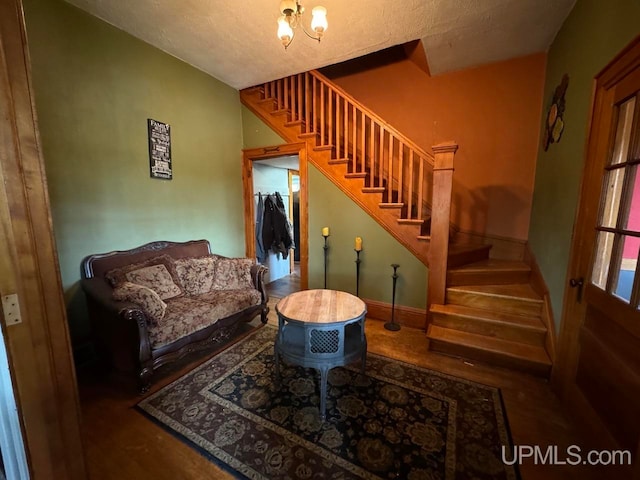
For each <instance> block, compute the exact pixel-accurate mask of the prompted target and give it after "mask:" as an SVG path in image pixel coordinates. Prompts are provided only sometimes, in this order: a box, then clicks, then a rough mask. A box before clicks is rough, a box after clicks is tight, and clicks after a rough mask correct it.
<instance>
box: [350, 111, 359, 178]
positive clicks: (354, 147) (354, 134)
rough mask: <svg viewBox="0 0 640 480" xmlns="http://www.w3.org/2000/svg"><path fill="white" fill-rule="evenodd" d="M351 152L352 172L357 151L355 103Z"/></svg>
mask: <svg viewBox="0 0 640 480" xmlns="http://www.w3.org/2000/svg"><path fill="white" fill-rule="evenodd" d="M351 152H352V154H353V158H352V160H351V162H352V164H353V168H352V169H351V171H352V172H356V171H357V170H356V155H357V153H358V115H357V111H356V106H355V104H354V105H353V142H352V143H351Z"/></svg>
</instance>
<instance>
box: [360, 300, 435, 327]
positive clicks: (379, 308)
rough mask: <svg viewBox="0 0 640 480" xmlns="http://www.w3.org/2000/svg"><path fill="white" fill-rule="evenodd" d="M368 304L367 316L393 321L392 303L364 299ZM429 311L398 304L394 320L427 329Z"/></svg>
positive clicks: (401, 323) (406, 325)
mask: <svg viewBox="0 0 640 480" xmlns="http://www.w3.org/2000/svg"><path fill="white" fill-rule="evenodd" d="M362 300H363V301H364V303H365V304H366V305H367V318H369V319H372V320H381V321H383V322H389V321H391V304H390V303H385V302H379V301H378V300H369V299H366V298H363V299H362ZM426 318H427V311H426V310H425V309H423V308H415V307H406V306H404V305H396V307H395V314H394V321H395V322H396V323H398V324H400V325H403V326H405V327H410V328H419V329H421V330H424V329H425V324H426Z"/></svg>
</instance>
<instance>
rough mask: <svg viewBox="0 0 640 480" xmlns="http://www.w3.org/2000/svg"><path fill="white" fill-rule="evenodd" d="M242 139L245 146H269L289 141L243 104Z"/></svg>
mask: <svg viewBox="0 0 640 480" xmlns="http://www.w3.org/2000/svg"><path fill="white" fill-rule="evenodd" d="M242 140H243V147H244V148H259V147H269V146H272V145H281V144H283V143H287V141H286V140H284V139H283V138H282V137H281V136H280V135H278V134H277V133H276V132H274V131H273V130H272V129H271V127H269V126H268V125H267V124H266V123H264V122H263V121H262V120H261V119H260V118H259V117H258V116H257V115H256V114H255V113H253V112H252V111H251V110H249V109H248V108H247V107H245V106H244V105H242Z"/></svg>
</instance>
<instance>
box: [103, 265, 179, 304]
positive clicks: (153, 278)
mask: <svg viewBox="0 0 640 480" xmlns="http://www.w3.org/2000/svg"><path fill="white" fill-rule="evenodd" d="M155 265H164V267H165V269H166V271H167V273H168V274H169V276H170V278H167V275H166V274H165V273H164V271H163V270H162V269H151V270H144V271H142V272H137V273H134V274H133V275H129V274H130V272H133V271H135V270H141V269H144V268H146V267H152V266H155ZM105 277H106V279H107V280H108V281H109V283H111V286H113V287H116V286H118V285H119V284H121V283H123V282H132V283H138V284H140V285H144V286H146V287H149V288H151V289H152V290H155V291H156V292H157V293H158V294H159V295H160V298H162V299H163V300H166V299H168V298H173V297H175V296H178V295H182V294H183V293H184V292H183V291H182V288H181V285H180V278H179V277H178V273H177V272H176V267H175V263H174V260H173V258H171V257H170V256H169V255H158V256H157V257H153V258H150V259H148V260H145V261H144V262H140V263H132V264H130V265H125V266H124V267H119V268H115V269H113V270H109V271H108V272H107V273H106V274H105ZM134 279H135V280H134ZM169 280H170V281H169ZM172 284H173V285H172ZM157 289H160V290H161V291H158V290H157Z"/></svg>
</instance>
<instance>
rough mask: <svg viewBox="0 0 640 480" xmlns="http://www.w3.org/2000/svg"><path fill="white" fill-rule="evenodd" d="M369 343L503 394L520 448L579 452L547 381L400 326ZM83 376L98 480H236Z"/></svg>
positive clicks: (373, 327)
mask: <svg viewBox="0 0 640 480" xmlns="http://www.w3.org/2000/svg"><path fill="white" fill-rule="evenodd" d="M271 303H272V305H271V312H270V313H269V323H271V324H274V325H276V324H277V321H276V316H275V313H274V308H273V307H274V306H275V305H274V302H271ZM258 325H259V320H257V319H256V320H254V322H252V324H249V325H247V326H246V327H247V328H246V329H245V333H244V334H246V333H247V332H248V331H250V330H251V328H252V327H254V326H258ZM367 338H368V343H369V351H370V352H372V353H377V354H380V355H384V356H387V357H391V358H395V359H398V360H402V361H405V362H410V363H413V364H416V365H419V366H422V367H427V368H431V369H434V370H438V371H441V372H445V373H448V374H451V375H455V376H458V377H463V378H467V379H469V380H473V381H477V382H480V383H484V384H487V385H494V386H497V387H500V388H501V390H502V395H503V399H504V404H505V407H506V412H507V416H508V421H509V425H510V429H511V434H512V437H513V442H514V444H516V445H531V446H533V445H540V446H541V448H543V449H546V447H547V446H548V445H558V453H559V455H558V458H560V459H562V458H564V453H563V452H564V451H565V450H564V449H565V448H566V446H568V445H572V444H577V445H581V442H580V441H578V440H576V437H575V434H574V432H573V430H572V428H571V426H570V424H569V422H568V421H567V419H566V418H565V416H564V415H562V413H561V412H560V406H559V402H558V400H557V398H556V397H555V395H554V394H553V393H552V392H551V390H550V388H549V385H548V384H547V382H546V381H544V380H541V379H539V378H535V377H533V376H529V375H527V374H523V373H516V372H512V371H508V370H503V369H500V368H494V367H488V366H483V365H480V364H476V365H471V364H469V363H465V362H463V361H462V360H459V359H456V358H452V357H446V356H443V355H440V354H437V353H433V352H429V351H428V348H427V339H426V337H425V334H424V332H423V331H421V330H417V329H411V328H406V327H402V329H401V330H400V331H399V332H390V331H388V330H385V329H384V328H383V322H378V321H375V320H370V321H368V322H367ZM206 358H207V357H202V356H195V357H191V358H186V359H183V361H181V362H180V363H179V364H178V365H174V366H172V367H171V368H167V369H165V370H164V371H162V372H161V373H162V375H163V376H162V377H161V378H160V379H159V380H157V382H156V384H155V385H154V387H153V388H152V391H156V390H157V389H159V388H161V386H163V385H166V384H167V383H169V382H171V381H172V380H173V379H176V378H178V377H180V376H181V375H182V374H184V373H185V372H186V371H188V370H190V369H191V368H193V367H194V366H196V365H198V364H199V363H201V362H202V361H204V360H206ZM80 377H81V382H80V395H81V403H82V415H83V419H82V420H83V421H82V426H83V432H84V446H85V452H86V457H87V464H88V468H89V471H90V476H91V478H92V479H93V480H100V479H118V480H129V479H131V480H134V479H135V480H139V479H147V478H149V479H154V480H160V479H167V480H174V479H177V478H179V479H185V480H187V479H194V480H195V479H203V478H211V479H214V478H215V479H227V478H233V477H232V476H231V475H229V474H228V473H226V472H223V471H222V470H220V469H219V468H218V467H217V466H215V465H214V464H213V463H212V462H210V461H208V460H207V459H205V458H204V457H203V456H201V455H200V454H198V453H197V452H196V451H195V450H193V449H192V448H190V447H189V446H187V445H186V444H184V443H183V442H181V441H180V440H178V439H176V438H175V437H173V436H172V435H171V434H170V433H168V432H167V431H165V430H163V429H162V428H161V427H159V426H158V425H157V424H155V423H153V422H152V421H151V420H149V419H147V418H146V417H144V416H143V415H142V414H141V413H139V412H138V411H136V410H135V409H134V406H135V405H136V403H137V402H139V401H140V399H141V397H140V396H138V395H137V394H136V393H135V390H134V385H133V384H132V383H130V382H125V381H122V380H119V379H117V378H110V379H109V381H105V380H101V381H97V380H92V381H87V380H83V379H82V376H80ZM584 449H586V447H585V448H583V450H584ZM520 471H521V474H522V479H523V480H536V479H545V480H556V479H557V480H560V479H563V480H564V479H581V480H583V479H585V480H590V479H594V480H595V479H597V478H603V475H604V474H610V475H608V476H611V474H613V471H612V470H606V469H605V470H602V471H597V470H595V469H593V468H591V469H588V468H585V467H583V466H576V467H572V466H568V465H567V466H548V465H534V462H533V459H529V460H528V461H526V462H525V463H524V464H523V465H522V466H521V467H520ZM611 478H622V477H615V475H614V476H611Z"/></svg>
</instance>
